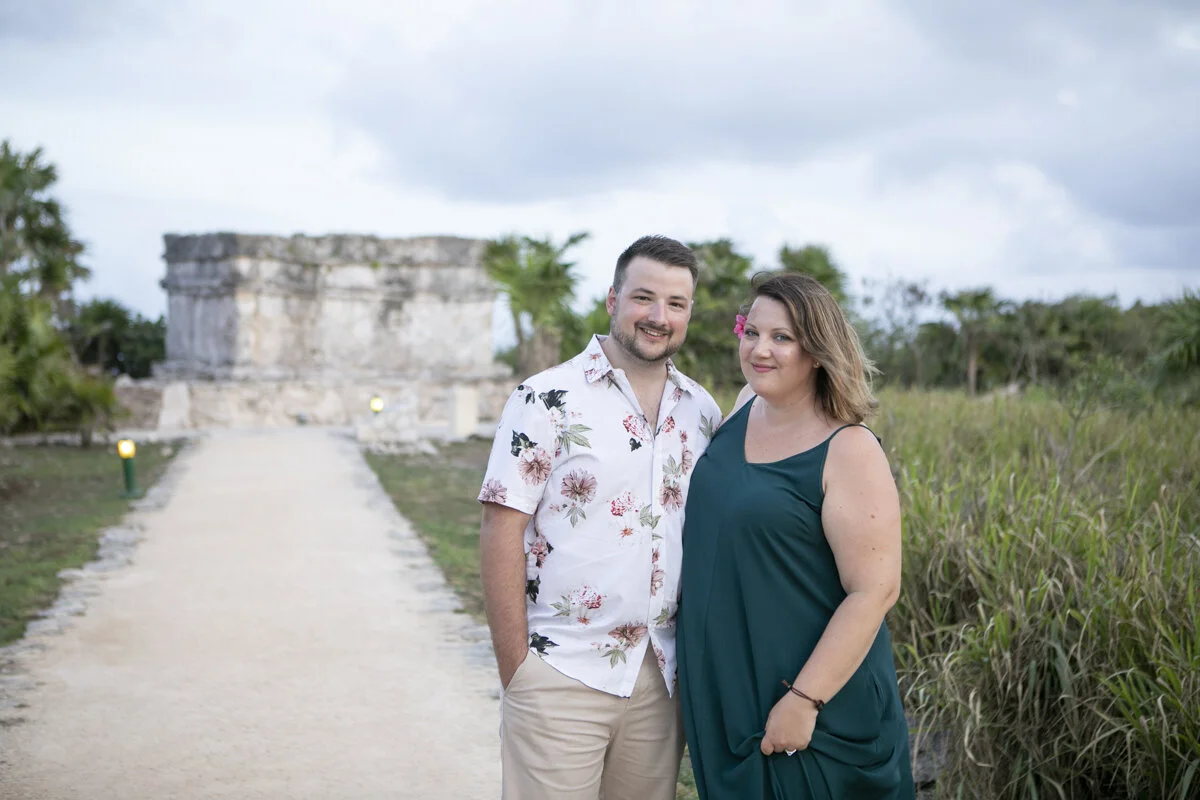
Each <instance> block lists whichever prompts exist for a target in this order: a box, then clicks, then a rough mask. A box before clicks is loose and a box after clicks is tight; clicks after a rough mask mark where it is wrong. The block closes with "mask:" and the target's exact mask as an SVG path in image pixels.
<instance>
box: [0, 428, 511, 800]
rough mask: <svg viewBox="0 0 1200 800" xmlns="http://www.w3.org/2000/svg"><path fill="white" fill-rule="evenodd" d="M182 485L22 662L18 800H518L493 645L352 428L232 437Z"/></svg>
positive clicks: (178, 482) (15, 721)
mask: <svg viewBox="0 0 1200 800" xmlns="http://www.w3.org/2000/svg"><path fill="white" fill-rule="evenodd" d="M165 480H166V483H165V484H164V490H163V493H160V494H165V493H169V496H168V497H167V499H166V501H165V503H163V504H161V507H160V508H157V509H153V508H151V509H148V510H142V511H137V512H134V513H133V514H132V516H131V518H130V525H131V526H132V528H133V529H134V530H136V531H138V532H139V533H140V535H141V537H142V539H141V541H140V542H139V543H137V545H136V547H135V549H134V550H133V551H132V563H130V564H128V565H126V566H123V567H120V568H118V569H114V570H111V571H108V572H100V573H96V574H94V575H89V576H87V577H85V578H84V579H83V582H84V584H85V588H87V586H86V584H87V582H88V581H90V582H91V588H90V589H88V590H87V591H84V592H82V594H84V595H91V596H90V597H89V598H88V600H87V603H86V611H85V612H84V613H83V614H82V616H76V617H72V618H70V620H69V624H67V625H65V626H63V629H62V631H61V632H60V633H55V632H54V631H53V629H52V630H50V631H49V632H42V633H38V632H37V630H35V631H34V632H33V633H32V634H31V635H30V636H29V637H27V640H26V641H25V642H24V643H23V644H22V645H19V646H18V647H17V648H12V649H10V652H9V653H8V656H9V667H8V670H9V671H10V672H12V670H14V669H15V670H16V673H14V675H15V677H13V676H10V680H9V681H8V684H7V686H8V689H7V691H8V695H9V696H8V698H7V700H8V702H7V706H8V709H7V711H6V713H5V714H4V715H0V723H3V724H0V798H4V800H11V799H14V798H23V799H24V798H36V800H58V799H59V798H62V799H63V800H66V799H67V798H71V800H79V799H82V800H106V799H107V798H114V799H117V798H119V799H121V800H126V799H128V800H138V799H140V798H147V800H149V799H151V798H153V799H154V800H158V799H160V798H495V797H498V796H499V777H500V767H499V737H498V733H497V729H498V725H499V718H498V710H499V705H498V702H497V699H496V696H497V692H498V688H499V684H498V681H497V679H496V677H495V672H494V667H493V665H492V662H491V655H490V650H489V648H488V647H487V644H486V639H485V634H486V632H485V631H483V630H481V629H480V627H479V626H477V625H475V624H474V623H472V622H471V620H470V619H469V618H468V617H466V615H464V614H457V613H453V611H452V609H453V607H454V605H455V601H454V599H453V596H452V595H451V594H450V593H449V591H448V590H447V589H446V588H445V585H444V583H443V582H442V580H441V576H440V574H439V573H438V572H437V570H436V568H434V567H433V565H432V562H430V561H429V559H428V556H427V555H426V553H425V551H424V549H423V548H422V547H421V546H420V543H419V542H418V541H417V540H416V539H415V538H414V536H413V534H412V532H411V530H410V529H409V527H408V525H407V523H406V522H405V521H404V520H403V519H401V518H400V517H399V515H397V513H396V511H395V510H394V509H393V508H392V505H391V503H390V501H389V500H388V499H387V497H386V496H385V495H384V494H383V493H382V490H381V489H380V488H379V486H378V483H377V482H376V480H375V478H374V475H373V474H372V473H371V472H370V470H369V468H368V467H367V466H366V464H365V462H364V461H363V460H362V458H361V456H360V455H359V452H358V450H357V448H356V447H355V446H354V444H353V443H352V442H351V441H350V440H349V439H348V438H347V437H346V436H345V435H343V434H341V433H339V432H337V431H330V430H318V429H304V428H301V429H295V430H287V431H270V432H245V433H243V432H222V433H217V434H213V435H211V436H208V437H205V438H203V439H200V440H198V441H196V442H194V443H193V444H192V445H191V446H190V447H189V448H188V450H186V451H185V452H184V453H183V454H181V455H180V456H179V457H178V459H177V461H176V462H175V464H173V466H172V468H171V471H170V472H169V474H168V476H167V478H166V479H165ZM78 593H79V592H77V594H78ZM77 610H78V609H77ZM51 627H52V628H53V626H51ZM14 653H15V655H14ZM14 663H15V667H14ZM21 677H24V679H25V684H27V685H26V686H25V688H20V689H14V688H13V687H14V686H18V685H20V684H21V681H20V680H18V679H19V678H21ZM0 688H2V687H0ZM13 692H17V693H19V695H20V696H19V697H17V698H16V699H15V700H14V698H13V697H12V695H13Z"/></svg>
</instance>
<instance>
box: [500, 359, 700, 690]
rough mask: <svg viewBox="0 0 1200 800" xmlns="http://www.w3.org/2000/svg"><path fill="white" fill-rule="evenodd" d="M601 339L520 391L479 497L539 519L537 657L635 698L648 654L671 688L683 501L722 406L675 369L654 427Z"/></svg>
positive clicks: (532, 593)
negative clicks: (636, 685)
mask: <svg viewBox="0 0 1200 800" xmlns="http://www.w3.org/2000/svg"><path fill="white" fill-rule="evenodd" d="M603 339H604V337H601V336H595V337H593V338H592V341H591V342H590V343H589V344H588V347H587V349H586V350H584V351H583V352H582V353H580V354H579V355H578V356H576V357H575V358H573V359H571V360H570V361H568V362H566V363H564V364H559V365H558V366H556V367H552V368H551V369H548V370H546V371H545V372H542V373H539V374H538V375H535V376H534V377H532V378H530V379H529V380H527V381H525V383H523V384H521V385H520V386H518V387H517V390H516V391H515V392H514V393H513V395H512V397H510V398H509V400H508V403H507V405H505V407H504V413H503V414H502V416H501V418H500V427H499V429H498V430H497V432H496V441H495V444H494V445H493V447H492V454H491V458H490V459H489V461H488V468H487V475H486V476H485V478H484V483H483V489H482V490H481V491H480V493H479V500H480V501H482V502H491V503H499V504H501V505H505V506H508V507H510V508H514V509H516V510H518V511H523V512H525V513H526V514H531V515H532V518H531V519H530V521H529V525H528V526H527V527H526V529H525V552H526V564H527V572H526V589H525V594H526V598H527V606H526V610H527V612H528V619H529V647H530V649H531V650H532V651H534V652H535V653H537V655H539V656H540V657H541V658H542V659H544V660H545V661H546V662H547V663H549V664H550V665H551V666H553V667H554V668H556V669H557V670H559V671H560V672H562V673H563V674H565V675H568V676H570V677H572V678H574V679H576V680H578V681H580V682H582V683H584V684H586V685H588V686H591V687H593V688H595V689H599V690H601V691H604V692H608V693H609V694H614V695H618V696H621V697H629V696H630V694H631V693H632V692H633V684H634V682H635V681H636V680H637V674H638V667H639V666H640V665H641V663H642V658H643V657H644V656H645V654H646V652H647V648H650V649H651V650H652V652H653V654H654V658H656V659H657V661H658V668H659V669H660V670H661V671H662V673H663V678H664V679H665V680H666V684H667V687H668V689H669V690H670V691H671V692H672V693H674V691H675V613H676V610H677V608H678V606H679V570H680V564H681V559H682V550H681V546H682V532H683V501H684V498H685V497H686V496H687V487H688V483H689V482H690V481H691V475H692V467H693V466H694V465H695V463H696V459H697V458H699V457H700V454H701V453H703V452H704V449H705V448H706V447H708V442H709V439H711V438H712V434H713V430H714V428H715V427H716V426H717V424H718V423H719V422H720V418H721V416H720V414H721V412H720V409H719V408H718V407H717V404H716V402H714V401H713V399H712V397H711V396H710V395H709V394H708V392H706V391H705V390H704V389H703V388H702V387H701V386H700V385H699V384H697V383H696V382H695V381H693V380H691V379H690V378H688V377H687V376H686V375H683V374H682V373H680V372H679V371H678V370H676V369H675V366H674V365H673V364H671V363H670V362H668V363H667V378H668V380H667V384H666V387H665V389H664V391H663V396H662V400H661V401H660V404H659V409H658V430H656V431H655V430H651V429H650V425H649V423H648V421H647V418H646V416H645V415H644V414H643V413H642V411H641V408H640V407H639V405H638V401H637V397H636V395H635V394H634V391H633V388H632V387H631V386H630V384H629V381H628V379H627V378H626V377H625V373H624V371H622V370H617V369H614V368H613V367H612V365H611V364H610V363H609V361H608V358H607V357H606V356H605V355H604V351H603V350H602V349H601V347H600V342H601V341H603Z"/></svg>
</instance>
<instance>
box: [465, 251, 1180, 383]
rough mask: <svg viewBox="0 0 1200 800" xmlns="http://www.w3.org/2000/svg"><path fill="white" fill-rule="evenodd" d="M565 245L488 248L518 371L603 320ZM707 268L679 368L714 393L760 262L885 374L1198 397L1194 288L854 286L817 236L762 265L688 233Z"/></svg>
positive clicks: (896, 378) (908, 379) (912, 379)
mask: <svg viewBox="0 0 1200 800" xmlns="http://www.w3.org/2000/svg"><path fill="white" fill-rule="evenodd" d="M586 237H587V234H584V233H580V234H576V235H574V236H572V237H570V238H569V239H568V240H567V241H566V242H564V243H562V244H556V243H554V242H553V241H552V240H550V239H534V238H530V237H518V236H510V237H506V238H504V239H500V240H497V241H495V242H493V243H492V244H491V245H490V246H489V248H488V250H487V253H486V255H485V264H486V265H487V267H488V269H489V271H490V273H491V274H492V276H493V278H494V279H495V280H496V281H497V282H498V284H499V285H500V286H501V287H502V289H503V291H504V292H505V294H506V295H507V296H508V301H509V306H510V310H511V311H512V314H513V325H514V327H515V328H516V331H517V345H516V347H514V348H513V349H512V350H511V351H510V352H508V353H506V354H504V357H505V358H506V360H508V361H509V363H511V364H512V366H513V367H514V369H516V371H517V372H518V373H520V374H521V375H528V374H531V373H533V372H537V371H538V370H540V369H543V368H545V367H546V366H549V365H551V364H553V363H554V362H555V361H557V360H559V359H562V358H568V357H570V356H572V355H574V354H575V353H577V352H579V351H580V350H581V349H583V346H584V345H585V343H586V341H587V339H588V338H589V337H590V336H591V335H592V334H593V333H598V332H607V330H608V323H609V319H608V314H607V312H606V311H605V308H604V300H603V298H599V299H596V300H595V301H594V302H593V304H592V307H591V309H590V310H589V311H588V312H586V313H584V314H579V313H576V312H574V311H573V310H572V308H571V306H572V304H573V302H574V299H575V286H576V282H577V278H576V275H575V273H574V264H573V263H572V262H570V261H568V260H566V254H567V251H568V250H570V248H572V247H573V246H574V245H576V244H578V243H579V242H580V241H582V240H583V239H585V238H586ZM689 244H690V245H691V247H692V248H693V249H695V250H696V252H697V254H698V255H699V258H700V280H699V284H698V285H697V287H696V302H695V306H694V308H693V311H692V319H691V323H690V325H689V327H688V337H687V344H686V345H685V346H684V348H683V350H682V351H681V352H680V353H679V355H678V356H677V357H676V362H677V363H678V364H679V366H680V368H681V369H683V370H684V371H685V372H687V373H688V374H690V375H692V376H693V377H695V378H696V379H698V380H700V381H701V382H702V383H704V384H705V385H706V386H708V387H710V388H711V389H712V390H713V391H714V393H716V394H718V395H722V396H724V395H726V394H727V393H728V392H729V391H731V390H735V389H736V388H738V387H740V386H741V384H742V382H743V380H742V377H741V372H740V370H739V369H738V365H737V357H736V353H735V348H734V346H733V345H734V343H733V338H732V337H733V334H732V328H733V316H734V314H735V313H736V310H737V309H739V308H740V307H741V306H742V305H743V304H744V303H745V301H746V299H747V297H748V295H749V291H750V286H751V281H752V280H753V279H754V277H755V276H756V275H758V274H760V273H762V272H773V271H785V272H800V273H805V274H808V275H812V276H813V277H814V278H816V279H817V280H819V281H820V282H821V283H822V284H824V285H825V286H826V287H827V288H828V289H829V290H830V292H832V293H833V295H834V296H835V297H837V298H838V300H839V301H841V303H842V305H843V307H844V308H845V309H846V310H847V311H848V312H849V313H850V316H851V318H852V319H853V321H854V324H855V327H856V328H857V330H858V332H859V336H860V338H861V339H862V342H863V345H864V347H865V349H866V351H867V354H868V355H869V356H870V358H871V359H872V360H873V361H874V362H875V365H876V367H877V368H878V369H879V373H880V374H879V376H878V379H877V383H878V384H879V385H893V386H901V387H905V388H914V387H915V388H946V389H964V390H966V391H967V392H968V393H970V394H975V393H978V392H986V391H992V390H996V389H1002V388H1008V387H1025V386H1030V385H1044V386H1062V385H1063V384H1065V383H1069V382H1070V381H1072V380H1074V379H1075V378H1076V377H1078V375H1079V374H1080V373H1081V372H1083V371H1086V370H1087V369H1089V368H1090V367H1091V366H1094V365H1096V364H1098V363H1100V362H1103V363H1104V364H1105V365H1106V369H1108V370H1109V371H1111V369H1113V368H1115V369H1118V370H1121V371H1124V372H1128V373H1130V374H1132V375H1135V376H1137V377H1138V378H1140V379H1141V380H1142V382H1143V383H1144V384H1145V385H1146V386H1147V387H1149V388H1151V389H1152V390H1154V392H1155V393H1156V394H1158V395H1159V397H1160V398H1161V399H1163V400H1166V401H1169V402H1190V403H1195V402H1197V401H1198V400H1200V385H1198V382H1197V377H1198V376H1197V373H1198V372H1200V370H1198V369H1197V366H1198V365H1200V297H1198V296H1197V294H1196V293H1194V292H1192V291H1185V292H1183V294H1182V295H1181V296H1180V297H1178V298H1175V299H1174V300H1171V301H1169V302H1165V303H1161V304H1157V305H1143V304H1141V303H1139V304H1136V305H1134V306H1132V307H1131V308H1122V307H1121V306H1120V304H1119V303H1118V302H1117V300H1116V298H1115V297H1095V296H1088V295H1075V296H1072V297H1068V298H1066V299H1063V300H1060V301H1058V302H1042V301H1034V300H1025V301H1020V300H1010V299H1005V298H1002V297H999V296H997V295H996V293H995V292H994V291H993V290H992V289H991V288H988V287H982V288H978V289H969V290H964V291H958V292H945V291H942V292H935V291H934V290H932V289H931V288H930V287H929V286H928V284H926V283H918V282H909V281H904V280H893V281H889V282H867V283H864V285H863V286H862V287H861V290H860V291H858V292H855V293H852V292H851V290H850V287H849V281H848V279H847V276H846V274H845V273H844V272H843V271H842V270H841V269H840V268H839V266H838V265H837V263H836V262H835V261H834V260H833V257H832V256H831V254H830V252H829V250H828V249H827V248H825V247H822V246H820V245H806V246H803V247H797V248H793V247H789V246H787V245H785V246H783V247H782V248H780V250H779V253H778V257H777V261H776V263H774V264H768V265H763V266H758V265H755V264H754V262H753V260H752V258H751V257H750V256H748V255H745V254H742V253H739V252H738V251H737V249H736V248H735V246H734V244H733V242H731V241H730V240H728V239H717V240H713V241H706V242H691V243H689Z"/></svg>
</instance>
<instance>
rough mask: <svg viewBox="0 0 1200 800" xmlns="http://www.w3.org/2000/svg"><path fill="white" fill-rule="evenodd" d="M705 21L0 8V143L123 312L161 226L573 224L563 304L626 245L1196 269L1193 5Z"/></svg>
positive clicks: (265, 7)
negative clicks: (586, 234) (571, 278)
mask: <svg viewBox="0 0 1200 800" xmlns="http://www.w3.org/2000/svg"><path fill="white" fill-rule="evenodd" d="M635 5H636V6H640V8H636V9H635V8H634V6H635ZM736 5H737V7H736V9H735V4H734V3H732V2H728V3H715V2H696V1H693V2H684V1H683V0H678V1H671V2H645V3H639V4H633V3H628V2H608V1H606V0H592V2H586V3H585V2H555V3H552V2H541V3H537V2H526V1H525V0H506V1H505V2H483V1H482V0H439V2H438V3H436V4H435V3H427V2H422V3H415V2H414V3H405V2H395V1H394V0H392V1H386V0H380V1H379V2H374V1H369V2H368V1H363V2H354V0H348V2H343V3H340V4H334V3H331V2H319V1H318V0H307V1H305V0H293V1H292V2H286V3H284V2H263V1H262V0H179V1H178V2H169V3H162V2H140V1H139V0H36V2H34V1H31V0H0V75H2V76H3V79H2V80H0V138H3V137H7V138H10V139H11V140H12V142H13V144H14V145H15V146H16V147H17V148H19V149H22V150H28V149H31V148H33V147H36V146H41V147H43V148H44V150H45V154H46V157H47V158H48V160H50V161H52V162H53V163H55V164H56V165H57V166H58V168H59V171H60V176H61V179H60V183H59V186H58V196H59V197H60V199H61V200H63V201H64V203H65V204H66V206H67V208H68V211H69V221H70V224H71V226H72V228H73V230H74V231H75V233H76V235H77V236H78V237H79V238H81V239H82V240H83V241H84V242H85V243H86V245H87V247H88V251H87V263H88V265H89V266H91V267H92V269H93V270H94V273H95V274H94V277H93V279H92V281H91V282H90V283H89V284H88V285H87V287H86V288H85V290H84V292H83V294H84V295H85V296H88V295H100V296H112V297H116V298H118V299H119V300H121V301H122V302H124V303H126V304H129V305H132V306H133V307H135V308H137V309H138V310H140V311H142V312H143V313H148V314H152V315H157V314H158V313H161V312H162V311H163V309H164V307H165V297H164V295H163V292H162V290H161V289H160V288H159V286H158V281H159V279H160V278H161V277H162V275H163V272H164V265H163V263H162V260H161V254H162V249H163V246H162V234H163V233H166V232H174V233H201V232H208V231H218V230H228V231H238V232H244V233H276V234H291V233H297V232H300V233H306V234H322V233H343V232H356V233H372V234H378V235H380V236H413V235H422V234H452V235H460V236H480V237H490V236H495V235H498V234H502V233H506V232H519V233H527V234H531V235H539V236H540V235H546V234H551V235H553V236H555V237H558V238H560V239H561V238H563V237H565V236H567V235H568V234H570V233H572V232H575V231H579V230H587V231H590V232H591V233H592V239H591V240H589V241H588V242H587V243H586V245H585V246H583V247H580V248H579V249H578V250H577V251H576V255H577V258H578V261H579V266H580V273H581V275H582V277H583V280H582V283H581V286H580V293H579V294H580V303H581V304H582V303H583V301H586V300H588V299H589V298H591V297H593V296H596V295H599V294H601V293H602V292H603V291H604V290H605V289H606V288H607V287H608V284H609V281H610V280H611V271H612V264H613V261H614V259H615V258H616V256H617V254H618V253H619V252H620V250H621V249H623V248H624V247H625V246H626V245H627V244H628V243H629V242H630V241H632V240H633V239H635V238H636V237H637V236H639V235H641V234H643V233H648V232H654V233H665V234H667V235H671V236H675V237H677V238H680V239H684V240H698V239H709V238H717V237H730V238H732V239H733V240H734V241H735V242H736V243H737V245H738V246H739V247H740V248H741V249H742V250H744V251H746V252H749V253H751V254H753V255H754V257H755V259H756V264H758V265H760V266H762V267H769V266H771V265H772V263H773V261H774V257H775V253H776V252H777V251H778V249H779V246H780V245H781V244H784V243H788V244H791V245H801V244H805V243H810V242H812V243H822V244H826V245H828V246H829V247H830V248H831V249H832V250H833V253H834V256H835V258H836V259H837V260H838V261H839V263H840V264H841V265H842V267H843V268H844V269H845V270H846V271H847V272H848V273H849V274H850V276H851V277H852V279H853V281H854V282H855V284H856V285H857V283H858V282H859V281H860V280H861V279H863V278H872V279H886V278H888V277H901V278H905V279H913V280H921V279H923V280H927V281H929V283H930V286H931V287H932V288H934V289H942V288H950V289H954V288H965V287H971V286H978V285H984V284H990V285H992V286H994V287H995V288H996V290H997V291H998V292H999V293H1000V294H1001V295H1002V296H1006V297H1010V298H1044V299H1055V298H1059V297H1062V296H1064V295H1066V294H1070V293H1076V292H1088V293H1093V294H1110V293H1116V294H1117V295H1118V296H1119V297H1120V299H1121V300H1122V301H1123V302H1125V303H1130V302H1132V301H1133V300H1135V299H1139V298H1140V299H1144V300H1149V301H1157V300H1161V299H1163V298H1165V297H1169V296H1171V295H1175V294H1177V293H1178V292H1179V291H1180V290H1181V289H1183V288H1184V287H1194V286H1197V285H1198V284H1200V155H1198V153H1200V4H1198V3H1196V2H1194V0H1177V2H1168V1H1167V0H1142V1H1141V2H1137V3H1133V2H1126V1H1125V0H1088V1H1087V2H1070V3H1057V4H1046V3H1036V2H1000V1H998V0H973V2H970V3H965V2H957V0H944V1H943V2H933V0H895V1H894V2H887V1H886V0H830V2H755V0H742V2H740V3H738V4H736ZM1050 5H1053V6H1054V9H1052V10H1048V9H1047V6H1050ZM435 6H436V10H434V7H435Z"/></svg>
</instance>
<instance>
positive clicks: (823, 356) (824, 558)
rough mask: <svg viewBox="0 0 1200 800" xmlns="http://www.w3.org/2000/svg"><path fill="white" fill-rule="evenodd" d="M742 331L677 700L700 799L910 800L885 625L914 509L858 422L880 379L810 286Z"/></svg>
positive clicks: (697, 483) (758, 293)
mask: <svg viewBox="0 0 1200 800" xmlns="http://www.w3.org/2000/svg"><path fill="white" fill-rule="evenodd" d="M739 329H740V330H739ZM735 331H737V332H738V334H739V336H741V337H742V339H741V345H740V348H739V351H738V352H739V357H740V359H741V365H742V373H743V374H744V375H745V377H746V382H747V386H746V388H745V389H744V390H743V391H742V394H741V396H740V397H739V398H738V404H737V406H736V408H735V410H734V411H733V413H732V414H730V416H729V417H728V418H727V419H726V421H725V423H724V424H723V425H721V427H720V429H719V430H718V431H717V433H716V435H715V436H714V437H713V440H712V443H711V444H710V445H709V447H708V450H707V451H706V452H705V454H704V455H703V456H702V457H701V458H700V459H699V461H697V463H696V469H695V472H694V474H693V477H692V484H691V489H690V491H689V493H688V502H687V516H686V522H685V524H684V535H683V577H682V594H681V605H680V611H679V617H678V620H679V630H678V639H677V643H678V652H679V685H680V692H681V698H682V703H683V717H684V727H685V731H686V734H687V742H688V748H689V751H690V752H691V757H692V765H693V767H694V771H695V775H696V785H697V787H698V788H699V790H700V797H701V798H715V799H716V800H725V798H729V799H730V800H735V799H736V800H742V799H743V798H774V799H775V800H784V798H788V799H789V800H790V799H794V798H829V800H845V799H851V800H868V798H887V800H898V799H900V798H912V797H913V794H914V790H913V783H912V775H911V765H910V762H909V749H908V726H907V723H906V721H905V718H904V708H903V706H902V705H901V702H900V695H899V692H898V690H897V688H896V670H895V666H894V664H893V662H892V651H891V638H890V637H889V636H888V631H887V627H886V626H885V625H884V624H883V619H884V615H885V614H886V613H887V611H888V609H889V608H891V607H892V605H893V604H894V603H895V601H896V597H897V595H898V593H899V589H900V507H899V500H898V497H897V494H896V486H895V483H894V482H893V480H892V475H891V471H890V469H889V467H888V463H887V458H886V457H885V456H884V453H883V451H882V449H881V448H880V445H879V442H878V440H877V439H876V438H875V436H874V434H872V433H871V432H870V431H869V430H868V429H867V428H865V427H863V426H862V425H861V424H860V423H861V422H862V421H863V420H864V419H865V418H866V416H867V415H868V414H869V413H870V412H871V411H872V410H873V409H874V407H875V405H876V403H875V401H874V399H873V398H872V396H871V392H870V388H869V386H868V382H867V371H868V369H870V368H869V366H868V365H867V363H866V360H865V358H864V356H863V354H862V349H861V346H860V345H859V342H858V337H857V336H856V335H855V333H854V329H853V328H852V327H851V326H850V324H849V323H848V322H847V320H846V317H845V315H844V314H843V313H842V310H841V308H839V307H838V304H837V302H836V301H835V300H834V299H833V297H832V296H831V295H830V294H829V292H828V291H827V290H826V289H825V288H824V287H822V286H821V284H819V283H818V282H817V281H815V280H813V279H811V278H809V277H807V276H803V275H776V276H774V277H771V278H770V279H768V280H766V281H765V282H763V283H762V284H760V285H758V286H757V287H756V289H755V290H754V300H753V304H752V305H751V307H750V310H749V312H748V313H747V315H746V317H745V318H744V319H743V318H741V317H739V320H738V328H736V329H735Z"/></svg>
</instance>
